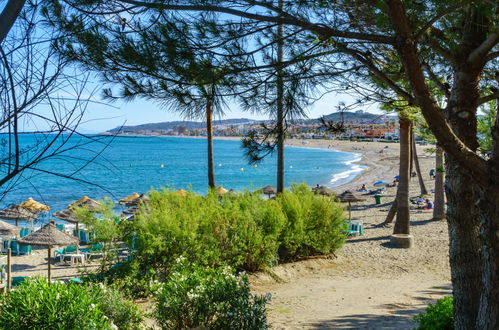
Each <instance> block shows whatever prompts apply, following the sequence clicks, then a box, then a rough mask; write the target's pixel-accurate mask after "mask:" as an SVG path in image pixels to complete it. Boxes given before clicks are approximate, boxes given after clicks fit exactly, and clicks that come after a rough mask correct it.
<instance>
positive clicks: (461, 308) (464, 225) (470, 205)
mask: <svg viewBox="0 0 499 330" xmlns="http://www.w3.org/2000/svg"><path fill="white" fill-rule="evenodd" d="M463 172H464V171H463V169H462V168H461V167H460V166H459V165H458V164H456V162H455V161H453V159H452V158H451V156H449V155H448V154H446V177H445V187H446V194H447V201H448V208H447V215H446V217H447V221H448V225H449V258H450V265H451V278H452V287H453V290H452V291H453V296H454V319H455V324H456V329H462V330H467V329H474V326H475V320H476V316H477V312H478V307H479V299H480V288H481V284H480V281H481V271H480V268H481V255H480V250H481V248H480V240H479V236H478V235H479V233H478V230H479V220H478V210H477V207H476V205H475V195H476V189H475V184H474V182H473V178H471V177H470V176H467V175H466V174H465V173H463Z"/></svg>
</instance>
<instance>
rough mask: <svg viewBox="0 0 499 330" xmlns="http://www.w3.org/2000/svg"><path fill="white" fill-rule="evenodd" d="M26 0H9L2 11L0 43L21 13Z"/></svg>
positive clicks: (0, 15)
mask: <svg viewBox="0 0 499 330" xmlns="http://www.w3.org/2000/svg"><path fill="white" fill-rule="evenodd" d="M25 2H26V0H9V1H8V2H7V4H6V5H5V7H4V8H3V10H2V13H0V22H2V24H0V43H2V42H3V40H4V39H5V37H6V36H7V34H8V33H9V31H10V29H11V28H12V26H13V25H14V22H15V21H16V19H17V17H18V16H19V14H20V13H21V10H22V9H23V7H24V4H25Z"/></svg>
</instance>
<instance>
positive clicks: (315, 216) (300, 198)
mask: <svg viewBox="0 0 499 330" xmlns="http://www.w3.org/2000/svg"><path fill="white" fill-rule="evenodd" d="M277 201H278V203H279V205H280V207H281V209H282V210H283V212H284V214H285V215H286V219H287V221H286V225H285V226H284V230H283V232H282V234H281V238H280V240H281V245H280V250H279V252H280V255H279V256H280V258H281V259H283V260H293V259H297V258H301V257H305V256H309V255H314V254H327V253H331V252H334V251H335V250H337V249H338V248H340V247H341V246H342V244H343V243H344V242H345V235H344V233H343V229H344V227H343V220H344V216H343V209H342V207H341V205H339V204H338V203H337V202H335V201H334V200H332V199H331V198H329V197H325V196H317V195H315V194H314V193H313V192H312V191H311V190H310V188H309V187H308V186H306V185H304V184H299V185H297V184H294V185H293V186H292V188H291V191H285V192H284V193H282V194H280V195H279V196H278V197H277Z"/></svg>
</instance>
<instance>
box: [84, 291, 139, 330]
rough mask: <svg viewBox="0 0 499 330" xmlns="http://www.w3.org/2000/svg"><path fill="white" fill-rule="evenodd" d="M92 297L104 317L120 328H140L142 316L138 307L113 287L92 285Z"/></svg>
mask: <svg viewBox="0 0 499 330" xmlns="http://www.w3.org/2000/svg"><path fill="white" fill-rule="evenodd" d="M90 290H91V292H92V294H93V296H94V299H95V301H96V302H98V303H99V305H100V308H101V310H102V311H103V312H104V314H105V315H106V317H107V318H108V319H109V320H110V321H111V322H113V324H114V325H116V326H117V327H118V329H120V330H131V329H140V324H141V323H142V321H143V320H144V317H143V315H142V313H141V311H140V310H139V308H138V307H137V306H136V305H135V304H134V303H133V302H130V301H127V300H125V298H124V296H123V294H122V293H121V292H120V291H118V290H117V289H115V288H112V287H105V286H97V285H95V286H92V287H91V288H90Z"/></svg>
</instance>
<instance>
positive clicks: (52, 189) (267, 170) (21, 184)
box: [0, 134, 364, 211]
mask: <svg viewBox="0 0 499 330" xmlns="http://www.w3.org/2000/svg"><path fill="white" fill-rule="evenodd" d="M5 138H6V137H5V136H3V138H2V141H1V142H2V143H1V145H2V146H3V149H4V150H2V153H3V154H4V155H5V152H6V150H5V149H6V145H7V144H6V140H5ZM49 141H54V143H53V144H52V145H51V148H50V151H51V152H54V153H55V155H54V156H52V157H49V158H47V159H45V160H43V161H41V162H40V163H39V164H34V165H33V166H32V169H28V170H26V171H25V172H24V174H23V176H22V177H18V178H16V179H15V180H13V181H11V182H10V183H9V184H7V185H4V186H3V187H0V188H1V189H3V193H2V199H1V200H0V208H4V207H7V206H9V205H11V204H15V203H19V202H22V201H23V200H25V199H27V198H28V197H33V198H34V199H35V200H37V201H39V202H42V203H44V204H47V205H49V206H50V207H51V208H52V210H53V211H57V210H62V209H65V208H66V207H67V205H68V204H69V203H71V202H73V201H75V200H78V199H80V198H81V197H82V196H84V195H86V196H89V197H91V198H93V199H96V200H100V199H103V198H104V197H109V198H112V199H113V200H119V199H121V198H123V197H125V196H128V195H130V194H132V193H134V192H138V193H145V192H148V191H149V190H151V189H162V188H169V189H180V188H182V189H186V190H192V191H194V192H197V193H201V194H203V193H206V192H207V185H208V179H207V165H206V158H207V146H206V140H205V139H202V138H199V139H198V138H182V137H157V136H154V137H141V136H118V137H104V136H89V137H88V136H87V137H83V136H75V135H74V136H71V137H69V136H66V135H62V136H59V137H55V136H54V135H40V134H22V135H21V136H20V145H21V148H22V150H24V151H25V155H26V157H31V158H32V157H34V156H37V155H38V153H39V148H37V147H36V145H41V144H46V143H47V142H49ZM213 143H214V156H215V176H216V184H217V186H220V185H221V186H223V187H224V188H226V189H234V190H236V191H243V190H245V189H247V190H256V189H259V188H261V187H264V186H267V185H273V186H275V185H276V169H277V167H276V157H277V155H269V156H268V157H267V158H265V159H264V160H263V162H261V163H260V164H258V165H251V164H249V163H248V161H247V160H246V158H245V157H244V153H243V150H242V149H241V142H240V141H232V140H214V142H213ZM359 160H360V154H358V153H351V152H341V151H336V150H329V149H313V148H305V147H291V146H287V147H286V148H285V182H286V186H288V187H289V186H290V185H291V184H292V183H302V182H303V183H306V184H308V185H310V186H315V185H317V184H320V185H325V186H329V187H334V186H338V185H341V184H344V183H347V182H348V181H350V180H352V179H353V178H354V177H355V176H356V175H357V174H359V172H361V171H362V170H363V169H364V167H363V166H362V165H359V164H357V162H358V161H359ZM2 170H3V171H5V167H4V168H2Z"/></svg>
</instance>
